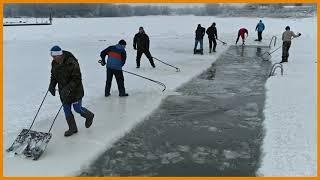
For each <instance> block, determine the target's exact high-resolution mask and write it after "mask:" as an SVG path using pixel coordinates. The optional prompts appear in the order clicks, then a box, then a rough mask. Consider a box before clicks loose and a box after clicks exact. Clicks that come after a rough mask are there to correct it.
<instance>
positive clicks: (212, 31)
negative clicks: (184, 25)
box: [206, 23, 218, 53]
mask: <svg viewBox="0 0 320 180" xmlns="http://www.w3.org/2000/svg"><path fill="white" fill-rule="evenodd" d="M206 33H207V34H208V38H209V53H211V50H212V51H213V52H216V47H217V41H216V39H218V34H217V28H216V23H212V25H211V26H210V27H209V28H208V29H207V31H206ZM212 43H213V49H212Z"/></svg>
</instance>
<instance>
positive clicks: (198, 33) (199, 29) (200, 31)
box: [193, 24, 206, 54]
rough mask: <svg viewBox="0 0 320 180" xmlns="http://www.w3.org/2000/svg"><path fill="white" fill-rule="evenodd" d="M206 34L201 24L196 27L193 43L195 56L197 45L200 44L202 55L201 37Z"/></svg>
mask: <svg viewBox="0 0 320 180" xmlns="http://www.w3.org/2000/svg"><path fill="white" fill-rule="evenodd" d="M205 33H206V29H205V28H204V27H201V24H198V27H197V29H196V38H195V43H194V49H193V53H194V54H196V50H197V46H198V43H199V42H200V53H201V54H203V36H204V35H205Z"/></svg>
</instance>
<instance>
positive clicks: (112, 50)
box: [100, 39, 129, 97]
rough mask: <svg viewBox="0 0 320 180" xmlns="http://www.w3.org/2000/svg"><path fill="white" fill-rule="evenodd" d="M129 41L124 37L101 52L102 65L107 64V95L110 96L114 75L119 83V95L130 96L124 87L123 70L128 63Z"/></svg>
mask: <svg viewBox="0 0 320 180" xmlns="http://www.w3.org/2000/svg"><path fill="white" fill-rule="evenodd" d="M126 45H127V42H126V41H125V40H123V39H121V40H120V41H119V43H118V44H117V45H114V46H109V47H107V48H106V49H104V50H103V51H101V53H100V57H101V65H102V66H104V65H106V64H107V81H106V87H105V91H104V92H105V94H104V96H105V97H108V96H110V89H111V83H112V78H113V75H114V76H115V77H116V81H117V84H118V90H119V96H120V97H124V96H129V94H127V93H126V89H125V87H124V78H123V72H122V66H124V64H125V63H126V59H127V53H126V50H125V47H126ZM106 55H108V59H107V63H106V60H105V58H106Z"/></svg>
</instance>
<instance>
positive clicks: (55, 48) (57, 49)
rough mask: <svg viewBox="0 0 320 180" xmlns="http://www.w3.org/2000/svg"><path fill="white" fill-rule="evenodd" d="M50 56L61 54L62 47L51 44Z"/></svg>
mask: <svg viewBox="0 0 320 180" xmlns="http://www.w3.org/2000/svg"><path fill="white" fill-rule="evenodd" d="M50 51H51V56H58V55H62V49H61V48H60V47H59V46H53V47H52V48H51V49H50Z"/></svg>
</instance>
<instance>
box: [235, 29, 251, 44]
mask: <svg viewBox="0 0 320 180" xmlns="http://www.w3.org/2000/svg"><path fill="white" fill-rule="evenodd" d="M245 34H247V37H248V36H249V33H248V30H247V29H246V28H241V29H239V31H238V37H237V40H236V45H237V43H238V41H239V37H240V36H241V38H242V45H245V44H244V41H245Z"/></svg>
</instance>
